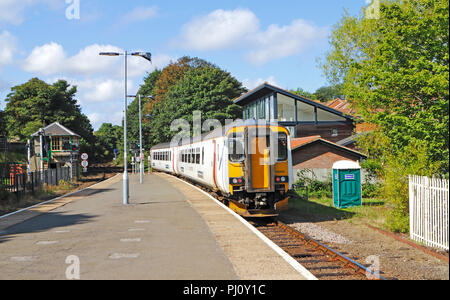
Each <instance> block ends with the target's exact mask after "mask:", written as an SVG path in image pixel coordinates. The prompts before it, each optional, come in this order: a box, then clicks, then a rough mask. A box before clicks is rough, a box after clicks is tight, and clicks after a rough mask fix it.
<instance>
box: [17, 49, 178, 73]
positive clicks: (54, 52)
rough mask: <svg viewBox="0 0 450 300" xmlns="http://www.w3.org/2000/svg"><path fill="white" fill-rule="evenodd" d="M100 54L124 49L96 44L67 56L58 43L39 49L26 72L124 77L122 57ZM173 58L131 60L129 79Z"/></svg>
mask: <svg viewBox="0 0 450 300" xmlns="http://www.w3.org/2000/svg"><path fill="white" fill-rule="evenodd" d="M100 52H118V53H123V52H124V50H122V49H120V48H119V47H116V46H112V45H99V44H93V45H89V46H87V47H85V48H84V49H81V50H80V51H79V52H78V53H77V54H76V55H74V56H71V57H68V56H67V54H66V53H65V51H64V49H63V47H62V46H61V45H59V44H57V43H55V42H51V43H48V44H45V45H43V46H38V47H35V48H34V49H33V51H32V52H31V54H30V55H29V56H28V57H27V58H26V59H25V60H24V61H23V63H22V68H23V70H25V71H27V72H30V73H37V74H42V75H54V74H67V75H83V76H93V75H96V74H105V73H108V75H110V76H112V77H115V78H120V77H123V67H124V66H123V56H121V57H105V56H100V55H99V53H100ZM170 60H171V58H170V57H169V56H168V55H165V54H159V55H155V56H154V57H153V63H152V64H150V63H149V62H147V61H145V60H143V59H142V58H141V57H129V58H128V64H129V65H128V75H129V76H130V77H135V76H143V75H145V74H146V72H152V71H153V70H154V69H155V68H162V67H164V66H165V65H166V64H168V63H169V62H170Z"/></svg>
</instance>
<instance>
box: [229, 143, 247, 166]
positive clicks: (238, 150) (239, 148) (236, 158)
mask: <svg viewBox="0 0 450 300" xmlns="http://www.w3.org/2000/svg"><path fill="white" fill-rule="evenodd" d="M228 153H229V155H228V156H229V160H230V161H231V162H242V161H244V159H245V149H244V139H243V138H242V137H231V138H229V139H228Z"/></svg>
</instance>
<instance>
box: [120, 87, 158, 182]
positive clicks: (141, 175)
mask: <svg viewBox="0 0 450 300" xmlns="http://www.w3.org/2000/svg"><path fill="white" fill-rule="evenodd" d="M127 97H129V98H136V96H133V95H131V96H127ZM137 97H138V98H139V183H140V184H142V183H143V181H144V156H143V149H142V106H141V99H142V98H149V99H153V100H155V97H153V96H144V97H142V96H141V95H140V94H139V95H137Z"/></svg>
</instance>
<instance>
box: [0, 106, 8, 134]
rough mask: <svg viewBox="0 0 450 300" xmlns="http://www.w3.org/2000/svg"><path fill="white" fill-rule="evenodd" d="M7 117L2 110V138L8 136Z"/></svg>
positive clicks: (0, 132) (0, 112)
mask: <svg viewBox="0 0 450 300" xmlns="http://www.w3.org/2000/svg"><path fill="white" fill-rule="evenodd" d="M6 135H7V133H6V115H5V113H4V112H3V111H2V110H0V136H6Z"/></svg>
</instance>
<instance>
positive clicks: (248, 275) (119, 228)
mask: <svg viewBox="0 0 450 300" xmlns="http://www.w3.org/2000/svg"><path fill="white" fill-rule="evenodd" d="M138 180H139V178H138V176H130V203H131V204H130V205H128V206H124V205H122V176H121V175H119V176H116V177H114V178H112V179H110V180H108V181H106V182H103V183H100V184H98V185H96V186H94V187H92V188H89V189H88V190H85V191H83V192H81V193H77V194H74V195H71V196H68V197H65V198H62V199H59V200H57V201H53V202H51V203H48V204H45V205H42V206H38V207H35V208H33V209H30V210H26V211H23V212H20V213H18V214H14V215H11V216H7V217H5V218H1V219H0V270H1V272H0V279H66V271H67V269H68V268H71V266H72V264H73V260H72V261H66V260H67V259H68V258H70V257H72V256H76V257H77V258H78V259H79V262H80V278H81V279H188V280H202V279H204V280H233V279H304V277H303V276H302V275H300V274H299V273H298V272H297V271H296V270H294V269H293V268H292V267H291V266H290V265H289V264H287V263H286V262H285V261H284V260H283V259H282V258H281V257H280V256H279V255H278V254H277V253H275V252H274V251H273V250H272V249H270V248H269V247H268V246H267V245H266V244H264V243H263V242H262V241H261V240H260V239H259V238H258V237H256V235H254V233H252V232H251V231H250V230H248V229H245V228H244V227H245V226H242V224H240V222H239V221H238V220H236V218H234V217H232V216H231V215H229V213H228V212H226V211H225V210H224V209H223V208H221V207H220V206H219V205H217V204H216V203H214V202H213V201H212V200H211V199H209V198H208V197H206V196H205V195H204V194H202V193H201V192H199V191H197V190H195V188H193V187H191V186H189V185H186V184H185V183H183V182H181V181H179V180H178V179H176V178H173V177H171V176H168V175H165V174H152V175H146V176H145V178H144V184H143V185H140V184H139V182H138Z"/></svg>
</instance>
